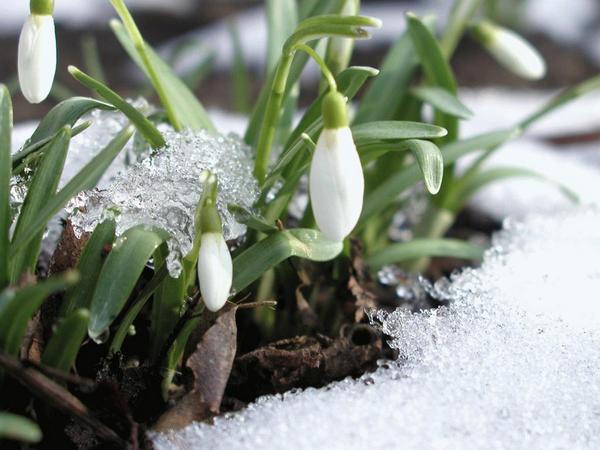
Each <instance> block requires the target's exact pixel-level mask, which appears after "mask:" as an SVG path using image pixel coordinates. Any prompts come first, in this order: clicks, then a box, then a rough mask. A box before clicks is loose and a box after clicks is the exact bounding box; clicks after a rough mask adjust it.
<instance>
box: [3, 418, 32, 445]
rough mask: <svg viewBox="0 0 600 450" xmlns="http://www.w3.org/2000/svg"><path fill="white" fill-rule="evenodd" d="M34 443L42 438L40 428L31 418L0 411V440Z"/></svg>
mask: <svg viewBox="0 0 600 450" xmlns="http://www.w3.org/2000/svg"><path fill="white" fill-rule="evenodd" d="M2 439H10V440H13V441H19V442H27V443H30V444H35V443H37V442H40V441H41V440H42V430H40V427H39V426H38V424H37V423H35V422H33V421H32V420H30V419H28V418H26V417H22V416H17V415H16V414H11V413H7V412H4V411H0V440H2Z"/></svg>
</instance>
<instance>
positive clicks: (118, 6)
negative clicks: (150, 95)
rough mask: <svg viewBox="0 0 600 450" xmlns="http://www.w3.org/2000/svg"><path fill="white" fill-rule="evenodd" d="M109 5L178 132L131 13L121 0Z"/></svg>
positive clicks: (171, 111) (175, 118)
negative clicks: (123, 26)
mask: <svg viewBox="0 0 600 450" xmlns="http://www.w3.org/2000/svg"><path fill="white" fill-rule="evenodd" d="M110 3H111V4H112V5H113V7H114V8H115V11H116V12H117V14H118V15H119V17H120V18H121V20H122V21H123V25H125V29H126V30H127V32H128V33H129V36H130V38H131V40H132V42H133V45H134V46H135V48H136V49H137V51H138V52H139V54H140V57H141V58H142V62H143V63H144V67H145V68H146V70H147V71H148V75H149V76H150V79H151V80H152V85H153V86H154V89H155V90H156V93H157V94H158V97H159V98H160V102H161V103H162V105H163V106H164V108H165V111H166V112H167V116H168V117H169V121H170V122H171V125H173V128H175V129H176V130H177V131H180V130H181V129H182V125H181V122H179V120H178V119H177V115H176V114H175V109H174V107H173V105H172V104H171V101H170V99H169V96H168V95H167V92H166V90H165V88H164V86H163V85H162V82H161V79H160V77H159V76H158V74H157V73H156V69H155V68H154V65H153V64H152V63H151V62H150V57H149V55H148V51H147V48H146V42H145V41H144V38H143V37H142V34H141V33H140V30H139V28H138V27H137V25H136V24H135V21H134V20H133V17H132V16H131V13H130V12H129V10H128V9H127V6H125V2H124V1H123V0H110Z"/></svg>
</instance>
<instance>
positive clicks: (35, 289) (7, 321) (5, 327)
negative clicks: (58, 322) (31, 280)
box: [0, 272, 78, 356]
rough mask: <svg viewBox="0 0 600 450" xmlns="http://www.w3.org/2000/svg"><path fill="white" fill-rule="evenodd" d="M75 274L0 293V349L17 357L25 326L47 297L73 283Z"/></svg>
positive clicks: (66, 274) (70, 273)
mask: <svg viewBox="0 0 600 450" xmlns="http://www.w3.org/2000/svg"><path fill="white" fill-rule="evenodd" d="M77 279H78V275H77V273H76V272H67V273H65V274H63V275H60V276H56V277H52V278H48V279H47V280H45V281H42V282H41V283H37V284H34V285H30V286H26V287H24V288H22V289H19V290H18V291H17V290H15V289H14V288H10V287H9V288H6V289H5V290H4V291H2V293H0V349H1V350H3V351H5V352H6V353H8V354H9V355H12V356H18V355H19V350H20V348H21V341H22V339H23V335H24V334H25V330H26V329H27V323H28V322H29V319H31V317H32V316H33V314H34V313H35V312H36V311H37V310H38V308H39V307H40V305H41V304H42V302H43V301H44V300H45V299H46V298H47V297H48V296H49V295H51V294H53V293H54V292H57V291H61V290H63V289H65V288H66V287H67V286H69V285H73V284H74V283H76V282H77Z"/></svg>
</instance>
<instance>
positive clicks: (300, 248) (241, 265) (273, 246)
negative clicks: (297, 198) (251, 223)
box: [233, 228, 343, 292]
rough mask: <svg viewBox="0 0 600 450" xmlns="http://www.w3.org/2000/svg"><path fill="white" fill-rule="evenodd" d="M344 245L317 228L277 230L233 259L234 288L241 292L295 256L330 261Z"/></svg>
mask: <svg viewBox="0 0 600 450" xmlns="http://www.w3.org/2000/svg"><path fill="white" fill-rule="evenodd" d="M342 247H343V244H342V243H341V242H331V241H328V240H326V239H325V238H324V237H323V235H322V234H321V233H320V232H319V231H316V230H310V229H303V228H297V229H293V230H286V231H281V232H279V233H274V234H272V235H271V236H269V237H267V238H266V239H263V240H262V241H260V242H258V243H256V244H254V245H253V246H252V247H250V248H248V249H247V250H245V251H244V252H243V253H241V254H240V255H238V256H237V257H236V258H235V259H234V260H233V289H234V291H235V292H240V291H241V290H242V289H244V288H246V287H247V286H249V285H250V284H251V283H253V282H254V281H256V280H257V279H258V278H260V277H261V275H262V274H263V273H265V272H266V271H267V270H269V269H270V268H272V267H274V266H276V265H277V264H279V263H280V262H282V261H284V260H286V259H288V258H289V257H291V256H297V257H300V258H305V259H309V260H311V261H329V260H331V259H333V258H335V257H336V256H337V255H338V254H339V253H340V252H341V251H342Z"/></svg>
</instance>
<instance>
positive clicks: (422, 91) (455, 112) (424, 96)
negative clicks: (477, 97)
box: [410, 86, 473, 119]
mask: <svg viewBox="0 0 600 450" xmlns="http://www.w3.org/2000/svg"><path fill="white" fill-rule="evenodd" d="M410 93H411V94H412V95H414V96H415V97H417V98H418V99H419V100H421V101H423V102H425V103H429V104H430V105H431V106H433V107H434V108H435V109H437V110H439V111H441V112H443V113H446V114H450V115H451V116H454V117H458V118H459V119H470V118H471V117H473V112H472V111H471V110H470V109H469V108H467V107H466V106H465V105H464V104H463V103H462V102H461V101H460V100H459V99H458V97H457V96H456V95H454V94H452V93H450V92H449V91H447V90H446V89H444V88H441V87H437V86H421V87H416V88H413V89H411V91H410Z"/></svg>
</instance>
